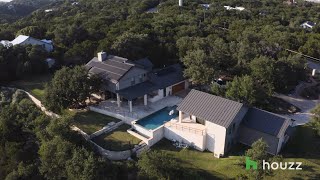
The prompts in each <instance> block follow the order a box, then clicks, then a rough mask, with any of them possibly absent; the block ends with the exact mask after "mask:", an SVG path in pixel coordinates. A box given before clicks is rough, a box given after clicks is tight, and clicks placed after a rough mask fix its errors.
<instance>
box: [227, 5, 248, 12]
mask: <svg viewBox="0 0 320 180" xmlns="http://www.w3.org/2000/svg"><path fill="white" fill-rule="evenodd" d="M223 7H224V8H225V9H226V10H228V11H229V10H237V11H243V10H245V9H246V8H244V7H238V6H236V7H231V6H223Z"/></svg>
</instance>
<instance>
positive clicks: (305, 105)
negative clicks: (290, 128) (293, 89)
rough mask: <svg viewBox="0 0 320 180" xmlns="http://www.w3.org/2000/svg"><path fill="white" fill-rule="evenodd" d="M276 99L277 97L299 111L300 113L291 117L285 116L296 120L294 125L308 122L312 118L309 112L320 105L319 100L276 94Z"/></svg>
mask: <svg viewBox="0 0 320 180" xmlns="http://www.w3.org/2000/svg"><path fill="white" fill-rule="evenodd" d="M276 97H279V98H281V99H283V100H285V101H287V102H289V103H291V104H293V105H294V106H297V107H298V108H300V109H301V112H298V113H295V114H292V115H285V116H288V117H290V118H292V119H294V120H296V122H295V124H296V125H302V124H306V123H307V122H309V121H310V118H311V116H312V114H311V113H310V111H311V110H312V109H313V108H315V107H316V106H317V105H318V104H320V100H307V99H304V98H302V97H299V96H296V95H283V94H277V95H276Z"/></svg>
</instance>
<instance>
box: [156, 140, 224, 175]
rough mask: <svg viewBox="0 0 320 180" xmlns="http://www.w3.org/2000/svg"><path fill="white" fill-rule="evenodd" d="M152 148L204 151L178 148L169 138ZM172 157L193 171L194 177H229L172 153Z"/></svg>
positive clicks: (175, 150)
mask: <svg viewBox="0 0 320 180" xmlns="http://www.w3.org/2000/svg"><path fill="white" fill-rule="evenodd" d="M151 149H153V150H157V151H171V152H175V153H180V152H181V153H182V152H183V151H189V152H191V153H192V152H196V153H202V152H199V151H197V150H195V149H182V148H176V147H175V146H173V143H172V142H171V141H169V140H167V139H162V140H161V141H159V142H158V143H157V144H155V145H154V146H153V147H152V148H151ZM212 156H213V155H212ZM170 158H172V159H175V160H176V161H177V162H179V164H182V165H183V167H181V168H183V169H184V171H185V172H192V174H193V175H194V177H199V178H198V179H213V180H215V179H228V177H226V176H225V175H223V174H221V173H219V172H216V171H211V172H208V171H206V170H204V169H201V167H195V165H194V164H191V163H190V162H188V161H185V160H183V159H182V158H178V157H176V156H175V155H173V154H170ZM213 163H215V162H213ZM192 174H191V175H192ZM191 175H190V177H191ZM192 177H193V176H192ZM194 177H193V178H194ZM195 179H197V178H195Z"/></svg>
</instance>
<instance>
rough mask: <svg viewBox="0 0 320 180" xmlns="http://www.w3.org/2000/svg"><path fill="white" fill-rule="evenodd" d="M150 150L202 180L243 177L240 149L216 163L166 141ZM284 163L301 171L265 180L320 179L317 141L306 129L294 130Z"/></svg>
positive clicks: (284, 172)
mask: <svg viewBox="0 0 320 180" xmlns="http://www.w3.org/2000/svg"><path fill="white" fill-rule="evenodd" d="M151 149H153V150H159V151H165V152H167V153H169V154H170V155H172V156H173V157H174V158H177V159H178V160H179V161H181V165H182V168H186V169H190V168H191V169H194V170H195V171H198V173H199V174H201V176H202V177H204V178H205V179H234V178H236V176H237V175H239V174H245V173H246V170H245V168H244V167H242V166H239V165H238V164H239V163H240V162H243V161H244V159H243V158H242V157H241V156H240V155H241V154H243V153H244V151H245V148H244V146H240V145H238V146H236V147H234V149H233V150H231V152H230V153H229V154H230V155H229V156H228V157H226V158H220V159H217V158H215V157H214V156H213V154H212V153H211V152H200V151H196V150H191V149H178V148H175V147H174V146H173V145H172V143H171V142H170V141H168V140H161V141H160V142H159V143H157V144H156V145H155V146H153V147H152V148H151ZM281 155H282V156H283V161H284V162H302V168H303V170H302V171H292V170H290V171H289V170H277V171H273V173H272V174H271V176H268V177H266V178H265V179H283V180H284V179H317V177H320V138H319V137H316V136H315V133H314V132H313V131H312V130H311V129H310V128H309V127H307V126H303V127H298V128H297V130H296V133H295V135H294V137H292V138H291V139H290V140H289V142H288V144H287V145H286V147H285V148H284V150H283V152H282V153H281Z"/></svg>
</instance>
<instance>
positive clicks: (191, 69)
mask: <svg viewBox="0 0 320 180" xmlns="http://www.w3.org/2000/svg"><path fill="white" fill-rule="evenodd" d="M182 62H183V64H184V65H185V66H186V69H185V70H184V75H185V76H186V77H188V78H190V79H191V80H192V82H195V83H200V84H206V83H208V82H210V81H212V79H213V77H214V69H213V64H212V59H210V57H209V56H208V54H206V53H205V51H203V50H200V49H198V50H194V51H189V52H188V53H187V55H186V56H185V57H184V58H183V59H182Z"/></svg>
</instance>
